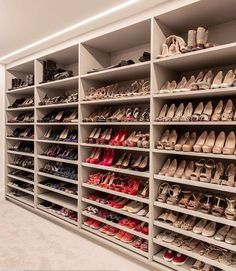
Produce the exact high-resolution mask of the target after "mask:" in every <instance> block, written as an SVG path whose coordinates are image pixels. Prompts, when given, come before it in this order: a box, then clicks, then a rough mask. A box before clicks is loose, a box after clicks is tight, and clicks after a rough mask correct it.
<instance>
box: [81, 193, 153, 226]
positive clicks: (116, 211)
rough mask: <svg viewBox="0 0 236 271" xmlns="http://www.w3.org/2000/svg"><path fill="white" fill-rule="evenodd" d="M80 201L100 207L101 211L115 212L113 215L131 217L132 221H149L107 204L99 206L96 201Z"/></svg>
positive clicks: (83, 199)
mask: <svg viewBox="0 0 236 271" xmlns="http://www.w3.org/2000/svg"><path fill="white" fill-rule="evenodd" d="M82 201H83V202H86V203H88V204H92V205H95V206H98V207H101V208H103V209H106V210H109V211H112V212H115V213H118V214H121V215H124V216H128V217H132V218H134V219H137V220H140V221H143V222H147V223H149V219H148V218H147V217H143V216H139V215H137V214H133V213H129V212H127V211H123V210H122V209H118V208H114V207H111V206H110V205H109V204H101V203H99V202H97V201H93V200H89V199H86V198H82Z"/></svg>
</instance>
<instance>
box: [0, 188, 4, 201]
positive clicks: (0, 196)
mask: <svg viewBox="0 0 236 271" xmlns="http://www.w3.org/2000/svg"><path fill="white" fill-rule="evenodd" d="M4 199H5V191H4V189H0V201H2V200H4Z"/></svg>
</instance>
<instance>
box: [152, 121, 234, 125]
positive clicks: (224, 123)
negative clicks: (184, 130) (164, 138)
mask: <svg viewBox="0 0 236 271" xmlns="http://www.w3.org/2000/svg"><path fill="white" fill-rule="evenodd" d="M153 125H155V126H172V125H175V126H183V125H184V126H223V125H224V126H233V125H236V121H188V122H185V121H178V122H177V121H173V122H154V123H153Z"/></svg>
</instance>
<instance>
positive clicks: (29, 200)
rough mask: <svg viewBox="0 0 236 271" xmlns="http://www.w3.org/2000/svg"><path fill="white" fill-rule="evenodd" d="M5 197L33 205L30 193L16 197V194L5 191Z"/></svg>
mask: <svg viewBox="0 0 236 271" xmlns="http://www.w3.org/2000/svg"><path fill="white" fill-rule="evenodd" d="M6 197H7V198H10V199H14V200H16V201H19V202H21V203H24V204H26V205H29V206H31V207H34V199H33V197H32V196H31V195H29V196H21V197H16V196H14V195H12V194H11V193H7V194H6Z"/></svg>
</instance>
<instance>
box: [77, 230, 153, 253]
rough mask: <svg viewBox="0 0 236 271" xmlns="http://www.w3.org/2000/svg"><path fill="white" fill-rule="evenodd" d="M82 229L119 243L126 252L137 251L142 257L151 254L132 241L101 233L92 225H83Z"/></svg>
mask: <svg viewBox="0 0 236 271" xmlns="http://www.w3.org/2000/svg"><path fill="white" fill-rule="evenodd" d="M82 230H84V231H88V232H90V233H92V234H93V235H95V236H99V237H100V238H102V239H103V238H104V239H106V240H108V241H110V242H111V243H115V244H116V245H118V246H120V247H122V248H125V250H124V251H123V250H122V251H123V252H125V253H129V254H130V252H135V253H137V254H139V255H141V256H142V257H145V258H148V255H149V254H148V252H144V251H142V250H140V249H138V248H135V247H133V246H132V245H131V244H130V243H125V242H122V241H120V240H118V239H116V238H115V237H113V236H109V235H107V234H104V233H101V232H100V231H99V230H95V229H92V228H90V227H88V226H86V225H82ZM131 255H132V253H131Z"/></svg>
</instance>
